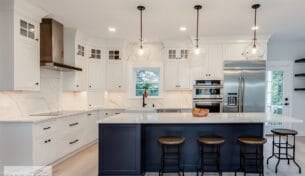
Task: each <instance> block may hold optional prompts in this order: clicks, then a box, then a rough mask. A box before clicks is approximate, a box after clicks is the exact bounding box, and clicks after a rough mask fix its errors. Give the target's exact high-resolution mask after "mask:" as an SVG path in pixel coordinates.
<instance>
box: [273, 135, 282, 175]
mask: <svg viewBox="0 0 305 176" xmlns="http://www.w3.org/2000/svg"><path fill="white" fill-rule="evenodd" d="M281 138H282V137H281V136H279V149H278V150H279V151H278V155H279V158H278V161H277V163H276V166H275V173H277V168H278V166H279V164H280V158H281V148H282V146H281V142H282V141H281Z"/></svg>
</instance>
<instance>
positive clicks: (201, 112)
mask: <svg viewBox="0 0 305 176" xmlns="http://www.w3.org/2000/svg"><path fill="white" fill-rule="evenodd" d="M209 112H210V111H209V109H200V110H199V111H198V110H195V109H193V111H192V114H193V117H206V116H208V115H209Z"/></svg>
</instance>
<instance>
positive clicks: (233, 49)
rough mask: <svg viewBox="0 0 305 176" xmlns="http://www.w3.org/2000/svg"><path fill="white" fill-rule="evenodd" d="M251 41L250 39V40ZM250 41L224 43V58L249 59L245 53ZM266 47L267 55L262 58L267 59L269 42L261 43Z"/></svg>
mask: <svg viewBox="0 0 305 176" xmlns="http://www.w3.org/2000/svg"><path fill="white" fill-rule="evenodd" d="M249 43H250V41H249ZM249 43H224V44H223V58H224V60H247V58H246V57H245V54H244V50H245V48H246V47H247V46H248V45H249ZM261 44H262V46H263V47H264V48H265V55H264V57H263V58H262V60H266V59H267V43H266V42H263V43H261Z"/></svg>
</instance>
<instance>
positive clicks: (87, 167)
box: [53, 137, 305, 176]
mask: <svg viewBox="0 0 305 176" xmlns="http://www.w3.org/2000/svg"><path fill="white" fill-rule="evenodd" d="M271 142H272V138H270V137H268V143H267V144H266V145H265V158H267V157H269V156H270V155H271ZM296 145H297V147H296V160H297V162H298V163H299V165H300V166H301V167H302V169H303V170H302V171H303V173H302V174H298V169H297V167H296V166H295V165H294V164H292V162H291V164H290V165H288V164H287V161H282V162H281V163H280V165H279V170H278V173H277V174H275V173H274V167H275V164H276V159H273V160H271V162H270V163H269V166H268V167H267V165H266V164H265V176H305V137H297V140H296ZM265 163H266V162H265ZM97 173H98V146H97V144H95V145H92V146H90V147H88V148H87V149H85V150H83V151H81V152H80V153H78V154H76V155H74V156H73V157H71V158H69V159H67V160H65V161H63V162H61V163H59V164H57V165H55V166H54V168H53V176H97V175H98V174H97ZM146 175H147V176H155V175H157V174H155V173H148V174H146ZM166 175H173V176H174V175H175V176H176V175H177V174H166ZM185 175H189V176H191V175H196V174H194V173H186V174H185ZM205 175H211V176H212V175H217V174H213V173H210V174H205ZM223 175H224V176H233V175H234V174H232V173H224V174H223ZM238 175H243V174H238ZM247 175H249V176H251V175H257V174H247Z"/></svg>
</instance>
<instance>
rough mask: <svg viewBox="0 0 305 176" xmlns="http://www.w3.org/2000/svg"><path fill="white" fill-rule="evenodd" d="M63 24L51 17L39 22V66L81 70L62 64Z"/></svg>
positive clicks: (60, 69)
mask: <svg viewBox="0 0 305 176" xmlns="http://www.w3.org/2000/svg"><path fill="white" fill-rule="evenodd" d="M63 35H64V26H63V25H62V24H61V23H59V22H57V21H56V20H54V19H51V18H44V19H42V22H41V23H40V66H41V67H42V68H46V69H51V70H57V71H82V68H78V67H75V66H71V65H66V64H64V36H63Z"/></svg>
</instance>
